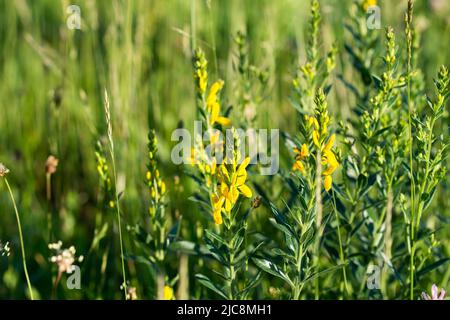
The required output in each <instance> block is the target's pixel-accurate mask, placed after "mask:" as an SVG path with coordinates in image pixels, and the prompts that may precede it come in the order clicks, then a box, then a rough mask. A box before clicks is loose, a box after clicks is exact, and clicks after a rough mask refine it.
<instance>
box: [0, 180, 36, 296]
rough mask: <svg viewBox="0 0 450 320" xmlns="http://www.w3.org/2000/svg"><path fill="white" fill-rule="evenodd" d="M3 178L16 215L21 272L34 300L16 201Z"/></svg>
mask: <svg viewBox="0 0 450 320" xmlns="http://www.w3.org/2000/svg"><path fill="white" fill-rule="evenodd" d="M4 178H5V183H6V187H7V188H8V191H9V196H10V197H11V201H12V203H13V206H14V211H15V213H16V220H17V228H18V229H19V240H20V249H21V251H22V263H23V271H24V272H25V278H26V279H27V286H28V291H29V293H30V299H31V300H34V296H33V290H32V289H31V282H30V277H29V276H28V268H27V261H26V259H25V257H26V255H25V245H24V243H23V235H22V225H21V223H20V215H19V210H18V209H17V205H16V200H15V199H14V195H13V193H12V190H11V187H10V186H9V183H8V179H7V178H6V177H4Z"/></svg>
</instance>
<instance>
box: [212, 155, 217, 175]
mask: <svg viewBox="0 0 450 320" xmlns="http://www.w3.org/2000/svg"><path fill="white" fill-rule="evenodd" d="M216 168H217V160H216V158H213V160H212V163H211V175H215V174H216Z"/></svg>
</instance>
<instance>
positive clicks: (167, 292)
mask: <svg viewBox="0 0 450 320" xmlns="http://www.w3.org/2000/svg"><path fill="white" fill-rule="evenodd" d="M164 299H165V300H172V299H173V289H172V288H171V287H169V286H165V287H164Z"/></svg>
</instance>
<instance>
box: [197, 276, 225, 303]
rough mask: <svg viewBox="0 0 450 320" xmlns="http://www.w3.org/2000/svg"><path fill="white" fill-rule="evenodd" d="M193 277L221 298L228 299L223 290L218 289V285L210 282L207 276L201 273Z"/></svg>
mask: <svg viewBox="0 0 450 320" xmlns="http://www.w3.org/2000/svg"><path fill="white" fill-rule="evenodd" d="M195 278H196V279H197V280H198V282H200V283H201V284H202V285H204V286H205V287H207V288H208V289H210V290H212V291H214V292H215V293H217V294H218V295H220V296H221V297H222V298H224V299H226V300H228V297H227V295H226V294H225V292H223V291H222V289H220V288H219V287H217V286H216V285H215V284H214V283H212V282H211V280H209V278H208V277H207V276H205V275H203V274H196V275H195Z"/></svg>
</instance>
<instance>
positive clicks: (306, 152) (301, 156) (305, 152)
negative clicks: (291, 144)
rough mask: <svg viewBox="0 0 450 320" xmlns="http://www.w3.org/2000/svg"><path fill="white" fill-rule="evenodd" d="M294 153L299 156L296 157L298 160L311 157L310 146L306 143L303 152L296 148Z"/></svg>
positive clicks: (302, 148) (303, 145)
mask: <svg viewBox="0 0 450 320" xmlns="http://www.w3.org/2000/svg"><path fill="white" fill-rule="evenodd" d="M294 152H295V153H296V154H297V155H296V156H295V159H297V160H303V159H306V158H307V157H308V156H309V150H308V146H307V145H306V144H305V143H304V144H302V147H301V150H299V149H298V148H294Z"/></svg>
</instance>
